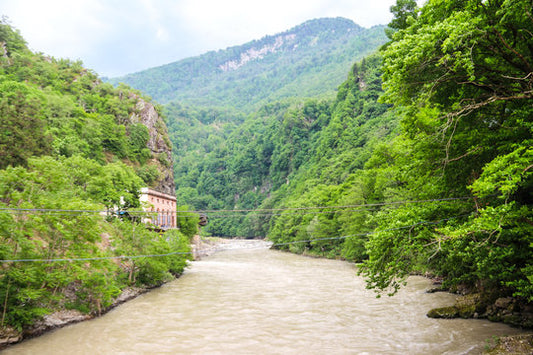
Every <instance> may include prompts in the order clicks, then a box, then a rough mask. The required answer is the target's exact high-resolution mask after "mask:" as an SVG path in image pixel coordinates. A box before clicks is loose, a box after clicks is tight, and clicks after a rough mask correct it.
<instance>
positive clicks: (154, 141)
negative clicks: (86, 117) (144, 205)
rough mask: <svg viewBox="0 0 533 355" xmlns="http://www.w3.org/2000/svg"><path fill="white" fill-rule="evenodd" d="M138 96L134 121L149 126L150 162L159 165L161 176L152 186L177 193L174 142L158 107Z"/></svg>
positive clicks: (168, 192)
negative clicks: (173, 153)
mask: <svg viewBox="0 0 533 355" xmlns="http://www.w3.org/2000/svg"><path fill="white" fill-rule="evenodd" d="M136 98H137V105H136V112H135V113H133V114H132V116H131V117H130V120H131V122H132V123H142V124H143V125H145V126H146V127H148V131H149V132H150V139H149V141H148V149H150V151H151V152H152V157H153V158H152V160H151V161H150V164H154V165H157V166H158V169H159V172H160V176H159V179H158V180H157V181H156V182H155V183H154V185H153V186H150V187H151V188H154V189H155V190H157V191H159V192H163V193H165V194H169V195H175V190H176V186H175V183H174V171H173V160H172V143H171V142H170V139H169V137H168V131H167V126H166V124H165V122H164V120H163V118H162V117H161V116H160V115H159V113H158V112H157V110H156V108H155V107H154V105H153V104H151V103H150V102H147V101H146V100H144V99H143V98H141V97H138V96H137V97H136Z"/></svg>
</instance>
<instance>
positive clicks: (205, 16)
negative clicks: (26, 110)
mask: <svg viewBox="0 0 533 355" xmlns="http://www.w3.org/2000/svg"><path fill="white" fill-rule="evenodd" d="M394 3H396V0H268V1H264V0H261V1H257V0H1V2H0V15H2V16H7V17H8V19H9V22H10V24H11V25H13V26H14V27H15V28H17V29H19V30H20V32H21V34H22V36H23V37H24V38H25V39H26V41H27V42H28V45H29V47H30V48H31V49H32V50H33V51H36V52H43V53H45V54H48V55H51V56H54V57H56V58H70V59H73V60H77V59H80V60H82V61H83V63H84V65H85V67H87V68H90V69H93V70H94V71H96V72H97V73H98V74H100V75H102V76H109V77H114V76H120V75H124V74H127V73H133V72H136V71H140V70H143V69H147V68H151V67H155V66H159V65H163V64H167V63H170V62H174V61H177V60H180V59H183V58H186V57H191V56H196V55H200V54H203V53H205V52H208V51H210V50H218V49H225V48H227V47H230V46H235V45H240V44H244V43H246V42H249V41H251V40H254V39H260V38H261V37H263V36H265V35H273V34H276V33H279V32H283V31H285V30H288V29H290V28H292V27H294V26H296V25H299V24H301V23H303V22H305V21H307V20H310V19H314V18H320V17H337V16H342V17H346V18H349V19H351V20H353V21H354V22H355V23H357V24H359V25H361V26H363V27H371V26H373V25H377V24H387V23H388V22H389V21H390V19H391V18H392V16H391V14H390V12H389V8H390V6H391V5H393V4H394Z"/></svg>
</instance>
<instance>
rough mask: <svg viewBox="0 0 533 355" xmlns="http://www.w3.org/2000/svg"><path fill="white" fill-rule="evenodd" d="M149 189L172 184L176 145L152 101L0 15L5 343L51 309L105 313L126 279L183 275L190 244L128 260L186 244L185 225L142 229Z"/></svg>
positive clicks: (1, 329)
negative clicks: (49, 51) (26, 35)
mask: <svg viewBox="0 0 533 355" xmlns="http://www.w3.org/2000/svg"><path fill="white" fill-rule="evenodd" d="M144 186H151V187H154V188H157V189H160V190H166V191H168V192H172V190H173V189H174V181H173V172H172V157H171V143H170V141H169V138H168V134H167V130H166V126H165V123H164V121H163V119H162V117H161V116H160V115H158V113H157V108H156V107H154V106H153V105H152V104H151V103H150V102H149V101H147V100H146V99H145V98H143V96H142V95H141V94H140V93H139V92H138V91H136V90H133V89H131V88H129V87H126V86H119V87H117V88H114V87H113V86H112V85H111V84H106V83H103V82H102V81H101V80H100V79H99V78H98V77H97V76H96V75H95V74H94V73H93V72H91V71H90V70H87V69H85V68H84V67H83V66H82V65H81V63H79V62H71V61H68V60H62V59H55V58H52V57H49V56H45V55H42V54H36V53H33V52H31V51H30V50H29V49H28V48H27V46H26V43H25V41H24V39H23V38H22V36H21V35H20V34H19V32H18V31H16V30H14V29H13V28H11V27H10V26H9V25H8V24H6V23H4V22H1V23H0V212H1V213H0V260H1V268H0V304H1V305H2V307H1V310H2V311H1V314H0V333H1V334H2V337H1V338H2V339H3V341H4V340H5V341H17V340H18V339H20V336H21V333H20V331H21V330H22V329H27V328H28V327H29V326H30V325H31V324H33V323H34V322H35V321H36V320H38V319H40V318H41V317H42V316H44V315H46V314H49V313H51V312H55V311H60V310H65V309H69V310H76V311H78V312H81V313H82V314H97V313H101V312H103V311H105V310H106V309H107V307H108V306H109V305H110V304H111V303H112V302H114V300H115V299H116V298H117V297H118V296H119V295H120V294H121V293H122V291H123V290H124V289H125V288H127V287H133V286H136V287H152V286H154V285H158V284H160V283H161V282H163V281H164V280H168V279H169V278H171V277H172V275H173V274H174V275H175V274H179V273H181V272H182V270H183V268H184V266H185V259H186V258H185V256H184V255H186V254H183V253H182V255H177V254H176V255H172V256H169V257H164V258H158V259H150V258H128V257H125V256H133V257H135V256H139V255H145V254H165V253H169V252H176V251H182V252H185V253H186V252H187V251H188V250H189V245H188V238H187V236H184V235H183V234H182V233H181V232H179V231H172V232H171V233H169V234H167V235H166V237H167V238H165V239H162V238H160V237H159V235H158V233H156V232H153V231H150V230H148V229H146V228H145V227H144V225H141V226H138V221H139V218H140V217H141V215H140V214H139V213H137V212H133V211H139V210H140V209H141V206H140V201H139V192H140V191H139V189H140V188H141V187H144ZM190 221H193V220H192V219H190ZM192 223H195V222H194V221H193V222H192ZM184 230H186V229H184ZM118 256H120V257H118ZM123 256H124V257H123ZM6 332H7V333H6ZM0 346H1V344H0Z"/></svg>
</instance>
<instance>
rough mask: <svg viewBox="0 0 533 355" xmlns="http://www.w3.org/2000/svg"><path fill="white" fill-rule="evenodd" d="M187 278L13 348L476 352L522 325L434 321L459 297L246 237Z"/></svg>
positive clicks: (195, 266) (419, 280)
mask: <svg viewBox="0 0 533 355" xmlns="http://www.w3.org/2000/svg"><path fill="white" fill-rule="evenodd" d="M227 249H228V250H225V251H220V252H217V253H215V254H214V255H211V256H209V257H207V258H204V259H203V260H200V261H194V262H192V263H191V265H190V266H189V268H188V269H187V270H186V272H185V273H184V274H183V276H182V277H180V278H179V279H177V280H175V281H173V282H170V283H168V284H166V285H164V286H162V287H160V288H158V289H155V290H153V291H151V292H149V293H146V294H143V295H141V296H139V297H138V298H136V299H134V300H132V301H129V302H127V303H125V304H123V305H121V306H119V307H117V308H115V309H114V310H112V311H110V312H109V313H107V314H106V315H104V316H102V317H100V318H96V319H93V320H91V321H86V322H82V323H78V324H74V325H71V326H68V327H65V328H62V329H58V330H56V331H53V332H50V333H48V334H45V335H43V336H41V337H38V338H34V339H30V340H27V341H24V342H23V343H21V344H17V345H15V346H12V347H10V348H8V349H7V350H5V354H54V355H58V354H165V353H167V354H302V353H306V354H478V353H480V352H481V351H482V350H483V349H484V347H485V344H486V341H487V339H489V340H490V339H492V337H494V336H502V335H511V334H517V333H520V330H518V329H514V328H510V327H508V326H506V325H503V324H499V323H491V322H489V321H486V320H474V319H469V320H464V319H453V320H445V319H430V318H428V317H426V313H427V312H428V311H429V310H430V309H431V308H435V307H442V306H447V305H451V304H453V302H454V299H455V296H454V295H451V294H448V293H425V290H426V289H427V288H428V287H430V282H429V281H428V280H427V279H425V278H423V277H411V278H410V279H409V282H408V285H407V286H406V287H405V288H404V289H402V290H401V291H400V292H399V293H398V294H397V295H396V296H394V297H388V296H383V297H382V298H376V297H375V293H374V292H373V291H370V290H366V289H365V283H364V280H363V279H362V278H361V277H359V276H356V270H355V265H353V264H350V263H347V262H343V261H336V260H325V259H315V258H309V257H303V256H298V255H294V254H289V253H284V252H279V251H273V250H269V249H267V248H266V245H265V244H264V242H261V241H240V242H237V244H233V247H231V246H230V245H228V248H227Z"/></svg>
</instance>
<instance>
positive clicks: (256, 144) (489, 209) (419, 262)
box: [165, 0, 533, 327]
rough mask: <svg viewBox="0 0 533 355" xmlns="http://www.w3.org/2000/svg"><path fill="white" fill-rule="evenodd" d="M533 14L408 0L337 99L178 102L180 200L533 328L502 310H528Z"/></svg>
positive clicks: (381, 277) (227, 228)
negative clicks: (245, 108) (246, 110)
mask: <svg viewBox="0 0 533 355" xmlns="http://www.w3.org/2000/svg"><path fill="white" fill-rule="evenodd" d="M530 5H531V3H530V1H526V0H516V1H509V0H495V1H478V0H470V1H440V0H435V1H429V2H428V3H427V4H426V5H424V6H423V7H422V8H421V9H417V7H416V3H415V2H414V1H410V0H401V1H398V3H397V5H396V6H394V7H393V8H392V10H393V13H394V15H395V18H394V20H393V21H392V22H391V24H390V29H389V30H388V31H387V34H388V36H389V38H390V42H389V43H387V44H386V45H385V46H383V47H382V48H381V50H379V53H376V54H374V55H372V56H370V57H366V58H364V59H363V60H361V61H359V62H357V63H356V64H355V65H353V67H352V69H351V71H350V72H349V76H348V80H347V81H345V82H344V83H343V84H342V85H340V86H339V88H338V93H337V97H336V99H328V98H310V99H299V98H290V99H285V100H278V101H271V102H269V103H268V104H265V105H263V106H261V107H260V108H259V109H257V110H255V111H253V112H252V113H251V114H249V115H248V116H244V115H242V114H238V113H235V112H233V111H232V110H229V109H226V110H215V109H205V108H199V107H195V108H194V109H190V108H188V107H187V106H186V105H183V104H178V103H172V104H169V105H167V106H166V107H165V109H166V112H167V114H168V116H169V117H170V120H169V121H170V122H169V131H170V134H171V139H172V140H173V141H174V142H175V146H176V151H175V152H176V153H177V154H178V155H176V156H175V158H176V161H177V166H176V176H177V181H178V184H177V193H178V198H179V199H180V200H182V201H186V202H187V203H189V204H191V205H192V206H193V207H194V208H195V209H199V210H204V211H205V210H206V211H208V215H209V221H210V223H209V225H208V227H207V229H206V231H209V232H211V233H214V234H220V235H228V236H247V237H257V236H267V237H268V238H269V239H270V240H272V241H274V242H275V244H276V245H277V246H278V248H282V249H287V250H290V251H293V252H300V253H307V254H314V255H324V256H329V257H341V258H346V259H349V260H354V261H360V262H362V266H361V268H360V272H361V273H362V274H363V275H365V276H366V278H367V281H368V287H370V288H374V289H376V290H378V291H386V292H389V293H394V292H395V291H396V290H397V289H398V288H399V287H401V285H402V282H403V280H404V278H405V277H406V276H407V275H408V274H410V273H413V272H416V273H432V274H434V275H437V276H440V277H442V278H443V280H444V283H443V286H444V287H445V288H451V289H457V288H459V287H460V288H461V289H463V290H465V289H467V290H470V291H475V292H481V296H480V298H479V302H478V304H476V305H475V306H472V307H470V308H468V309H467V310H460V311H456V313H454V314H455V315H458V314H460V315H461V316H468V315H470V316H472V315H474V313H475V314H477V315H479V316H485V317H490V318H492V319H495V320H504V321H506V322H509V323H512V324H520V325H522V326H527V327H531V326H532V324H533V315H532V314H530V313H528V312H522V313H515V314H512V313H505V312H503V311H501V312H499V311H498V308H497V307H496V306H493V305H494V302H495V301H496V300H497V299H498V298H501V297H509V296H514V297H515V301H513V302H514V303H513V307H514V309H515V311H519V310H522V311H523V310H524V309H527V307H526V306H524V304H527V303H528V302H531V301H533V281H532V280H533V264H532V262H531V260H533V259H532V256H533V240H532V236H533V227H532V226H533V222H532V221H533V209H532V205H531V204H532V198H533V196H532V193H533V175H532V171H533V169H532V162H533V141H532V130H533V128H532V127H533V126H532V118H533V92H532V90H531V88H532V85H533V82H532V80H533V73H532V68H533V63H532V62H531V58H533V53H532V47H531V45H530V44H531V43H532V37H531V34H532V33H533V22H532V21H531V6H530ZM354 59H355V58H354ZM382 87H383V88H384V89H385V91H383V89H382ZM187 127H193V128H192V130H191V131H188V130H187ZM209 211H210V212H209ZM498 312H499V313H498ZM502 312H503V313H502ZM452 313H453V312H452ZM450 316H453V314H452V315H450Z"/></svg>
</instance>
